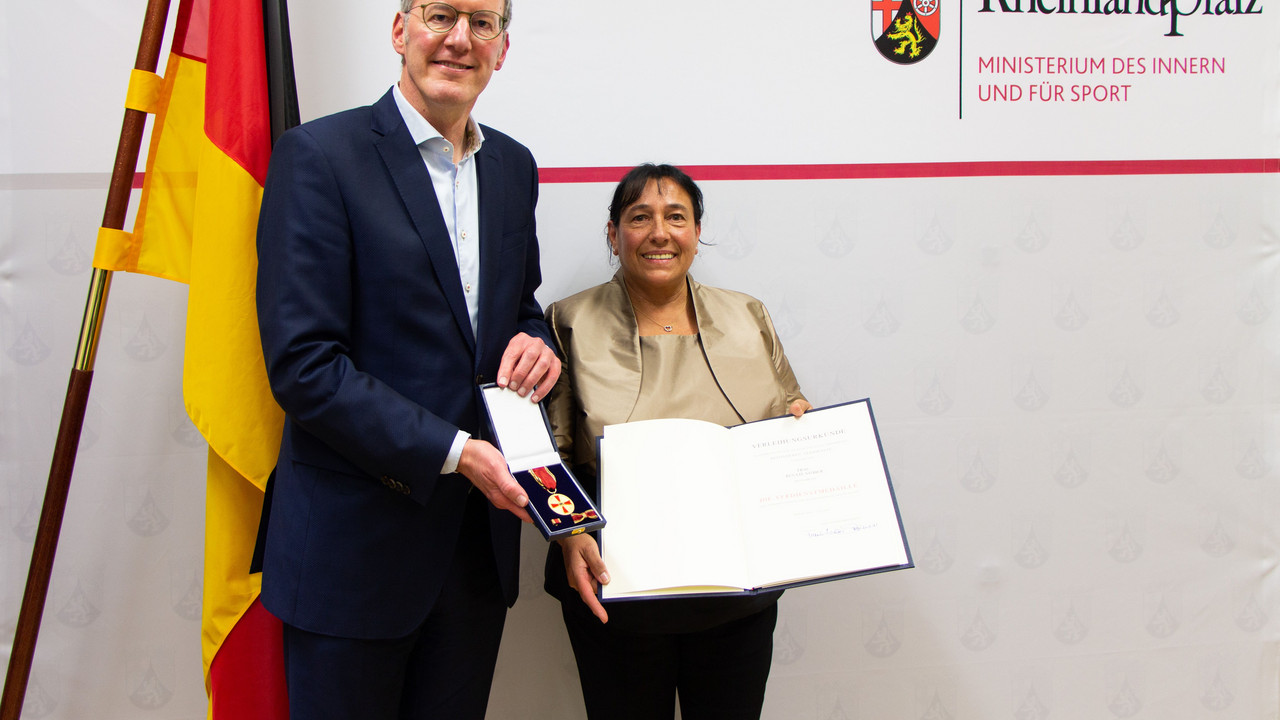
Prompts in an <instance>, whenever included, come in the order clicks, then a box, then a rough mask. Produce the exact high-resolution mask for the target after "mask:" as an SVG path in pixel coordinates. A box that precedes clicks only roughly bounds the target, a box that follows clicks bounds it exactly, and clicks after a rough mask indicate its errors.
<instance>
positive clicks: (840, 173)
mask: <svg viewBox="0 0 1280 720" xmlns="http://www.w3.org/2000/svg"><path fill="white" fill-rule="evenodd" d="M681 167H683V168H684V169H685V171H686V172H688V173H689V174H690V175H691V176H693V178H694V179H695V180H868V179H874V178H931V177H934V178H945V177H1004V176H1012V177H1037V176H1050V175H1218V174H1228V175H1238V174H1242V173H1280V158H1248V159H1243V160H1028V161H1009V162H954V163H871V164H866V165H682V166H681ZM630 169H631V168H629V167H564V168H547V167H544V168H538V179H539V180H540V181H541V182H544V183H597V182H598V183H613V182H618V181H619V180H621V179H622V176H623V175H626V174H627V171H628V170H630ZM104 177H109V176H104ZM133 186H134V187H135V188H140V187H142V173H138V174H137V175H136V176H134V179H133Z"/></svg>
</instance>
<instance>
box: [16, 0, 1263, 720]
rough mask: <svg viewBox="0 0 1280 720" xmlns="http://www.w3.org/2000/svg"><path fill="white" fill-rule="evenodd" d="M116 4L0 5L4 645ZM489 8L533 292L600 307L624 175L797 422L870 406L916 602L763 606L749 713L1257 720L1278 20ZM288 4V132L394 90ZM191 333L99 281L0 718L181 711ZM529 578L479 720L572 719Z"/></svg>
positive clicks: (1245, 7)
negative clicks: (641, 192)
mask: <svg viewBox="0 0 1280 720" xmlns="http://www.w3.org/2000/svg"><path fill="white" fill-rule="evenodd" d="M374 5H377V7H376V8H375V7H373V6H374ZM143 6H144V2H143V1H142V0H106V1H99V2H95V3H90V2H87V1H86V0H71V2H69V3H63V4H62V5H60V6H59V7H58V9H57V10H56V11H54V10H53V9H52V8H46V7H44V6H36V5H31V6H27V5H20V4H17V3H7V4H3V5H0V27H3V28H4V31H3V37H4V39H5V42H4V44H3V46H0V52H3V53H4V58H3V62H0V83H2V84H3V87H4V92H2V93H0V135H2V136H3V137H4V138H5V142H3V143H0V233H3V235H2V236H0V237H2V238H3V242H2V243H0V268H3V272H2V273H0V351H2V352H0V402H3V413H0V520H2V522H0V575H2V576H3V581H2V582H0V648H4V647H6V646H5V645H3V643H7V642H8V639H9V638H11V637H12V633H13V624H14V621H15V619H16V616H17V612H18V606H19V602H20V600H21V592H22V585H23V581H24V578H25V574H26V570H27V563H28V561H29V558H30V552H31V543H32V538H33V536H34V523H35V518H36V517H37V516H38V514H39V507H40V501H41V496H42V494H43V487H44V481H45V477H46V476H47V474H48V465H49V459H50V456H51V452H52V447H53V440H54V435H55V432H56V427H57V420H58V416H59V413H60V411H61V403H62V396H63V392H64V390H65V384H66V379H67V375H68V373H69V371H70V364H71V361H72V356H73V352H74V348H75V341H76V337H77V331H78V326H79V318H80V314H81V311H82V309H83V302H84V294H85V291H86V289H87V284H88V275H89V259H90V257H91V255H92V249H93V242H94V235H95V232H96V228H97V226H98V224H100V216H101V208H102V204H103V199H104V197H105V194H104V190H105V185H106V177H107V174H108V172H109V170H110V167H111V162H112V157H113V153H114V150H115V144H116V136H117V133H118V131H119V125H118V123H119V118H120V115H121V105H122V102H123V99H124V89H125V85H126V83H127V80H128V70H129V68H130V67H131V65H132V62H133V53H134V49H135V43H136V40H137V34H138V29H139V28H140V27H141V21H142V13H143ZM514 10H515V11H514V15H515V18H514V22H513V24H512V27H511V50H510V53H509V55H508V59H507V62H506V64H505V66H504V67H503V68H502V70H501V71H500V72H498V73H497V74H496V75H495V76H494V79H493V82H492V84H491V85H490V88H489V89H488V90H487V91H486V93H485V95H484V96H483V98H482V99H481V101H480V103H479V105H477V108H476V117H477V119H479V120H480V121H481V122H484V123H486V124H490V125H492V126H494V127H496V128H498V129H500V130H503V131H504V132H507V133H509V134H511V135H512V136H514V137H516V138H517V139H519V140H521V141H522V142H524V143H525V144H526V145H528V146H529V147H530V149H532V151H533V152H534V154H535V156H536V157H537V158H538V161H539V163H540V165H541V167H542V179H543V186H542V196H541V203H540V206H539V211H538V215H539V217H538V220H539V237H540V240H541V244H542V251H543V272H544V275H545V282H544V285H543V287H542V289H541V290H540V292H539V296H540V298H541V299H542V300H543V301H544V302H550V301H553V300H556V299H559V298H561V297H564V296H566V295H568V294H570V293H573V292H576V291H577V290H580V289H582V288H585V287H588V286H590V285H593V284H596V283H599V282H603V281H604V280H605V279H607V278H608V277H609V275H610V274H611V273H612V269H611V268H610V267H609V264H608V254H607V252H606V249H605V241H604V232H603V231H604V224H605V220H606V207H607V204H608V199H609V195H610V193H611V191H612V183H613V182H614V181H615V180H616V179H617V178H618V177H619V176H620V175H621V172H622V169H623V168H626V167H629V166H630V165H633V164H635V163H637V162H643V161H654V162H671V163H675V164H678V165H683V166H687V167H691V169H692V170H693V171H694V173H695V176H696V177H698V178H699V179H700V181H701V183H702V187H703V189H704V191H705V193H706V208H707V214H706V217H705V219H704V225H703V239H704V240H706V241H708V242H709V243H711V246H709V247H706V248H704V249H703V251H702V252H701V253H700V255H699V259H698V261H697V262H696V263H695V265H694V267H693V273H694V275H695V276H696V277H697V278H698V279H699V280H701V281H703V282H707V283H709V284H712V285H718V286H723V287H728V288H733V289H737V290H742V291H745V292H749V293H751V294H754V295H756V296H758V297H760V298H761V299H762V300H764V302H765V303H766V305H767V306H768V307H769V309H770V311H771V312H772V314H773V318H774V321H775V324H776V325H777V328H778V331H779V333H780V335H781V337H782V339H783V341H784V343H785V344H786V348H787V353H788V356H789V357H790V358H791V360H792V363H793V365H794V367H795V369H796V372H797V376H798V377H799V380H800V382H801V385H802V386H803V388H804V389H805V391H806V393H807V394H808V395H809V397H810V399H812V400H813V401H814V402H815V404H827V403H834V402H840V401H844V400H852V399H857V398H861V397H870V398H871V399H872V401H873V403H874V404H875V409H876V416H877V421H878V423H879V425H880V431H881V435H882V439H883V442H884V446H885V453H886V456H887V460H888V464H889V468H890V471H891V473H892V475H893V481H894V485H895V488H896V489H897V492H898V499H899V502H900V505H901V508H902V515H903V520H904V524H905V526H906V529H907V533H908V536H909V538H910V540H911V544H912V550H913V553H914V555H915V560H916V563H917V567H916V568H915V569H913V570H908V571H904V572H897V573H890V574H886V575H881V576H874V577H867V578H860V579H854V580H847V581H841V582H836V583H830V584H825V585H820V586H814V587H807V588H799V589H796V590H793V591H789V592H788V593H787V594H786V595H785V596H784V597H783V599H782V601H781V615H780V618H779V623H778V630H777V633H776V635H775V654H774V671H773V675H772V677H771V680H770V684H769V690H768V694H767V697H766V706H765V717H766V718H770V719H784V718H785V719H788V720H789V719H792V718H804V719H806V720H808V719H812V720H845V719H864V720H866V719H872V718H874V719H876V720H882V719H893V720H899V719H901V720H943V719H948V718H949V719H954V720H960V719H963V718H970V719H975V718H976V719H981V720H992V719H994V718H1025V719H1037V718H1039V719H1045V718H1068V719H1071V720H1099V719H1105V718H1121V719H1124V718H1158V719H1159V720H1191V719H1193V718H1194V719H1199V718H1215V719H1217V718H1222V719H1224V720H1225V719H1228V718H1230V719H1232V720H1237V719H1238V720H1257V719H1258V718H1277V717H1280V683H1278V682H1277V677H1280V662H1278V660H1280V658H1278V650H1280V617H1278V615H1280V610H1278V609H1277V608H1280V588H1278V587H1277V578H1276V573H1275V572H1274V569H1275V566H1276V564H1277V562H1278V560H1280V552H1278V550H1277V535H1276V532H1275V529H1274V528H1275V527H1277V521H1278V519H1280V518H1278V517H1277V516H1278V514H1280V496H1278V493H1277V482H1276V480H1277V466H1278V465H1280V456H1278V454H1277V451H1278V449H1280V447H1278V445H1280V443H1278V441H1277V438H1278V437H1280V435H1278V432H1280V327H1278V324H1280V318H1278V317H1277V310H1278V304H1280V272H1278V271H1280V237H1278V235H1277V230H1278V229H1280V217H1277V202H1276V200H1277V197H1280V172H1278V171H1280V160H1277V158H1280V117H1278V111H1280V15H1277V14H1276V13H1277V11H1276V10H1275V9H1274V8H1270V7H1268V6H1267V4H1266V3H1265V0H1168V1H1163V0H964V1H963V2H960V0H915V4H912V2H911V0H907V4H906V5H905V6H904V5H903V4H902V3H901V2H899V1H898V0H856V1H837V0H814V1H813V2H811V3H809V4H807V5H803V6H780V5H778V4H777V3H766V2H759V1H758V0H747V1H745V2H738V3H729V4H726V3H711V2H676V0H653V1H652V2H648V3H617V4H609V3H598V2H586V1H585V0H536V1H535V0H516V2H515V9H514ZM290 11H291V13H292V18H291V19H292V22H293V42H294V51H295V59H296V63H297V71H298V85H299V93H300V100H301V103H302V110H303V115H304V117H306V118H312V117H316V116H319V115H322V114H326V113H329V112H333V111H336V110H340V109H343V108H346V107H350V106H352V105H357V104H367V103H370V102H372V101H374V100H375V99H377V97H378V96H380V95H381V94H382V93H383V92H384V91H385V90H386V89H387V88H388V87H389V86H390V84H391V83H392V82H393V81H394V80H395V78H396V77H397V75H398V72H399V59H398V57H397V56H396V55H395V54H394V52H393V51H392V49H391V47H390V29H391V22H392V19H393V15H394V11H395V3H394V2H392V0H386V1H385V2H381V3H367V2H362V3H350V2H339V0H308V2H305V3H293V6H292V7H291V8H290ZM899 48H901V49H902V52H901V53H898V52H897V50H898V49H899ZM913 53H915V54H914V55H913ZM184 306H185V288H184V287H182V286H179V285H176V284H172V283H167V282H165V281H160V280H155V279H152V278H147V277H140V276H127V275H125V276H117V278H116V282H115V284H114V288H113V292H112V297H111V300H110V303H109V305H108V310H107V322H106V327H105V329H104V335H103V343H102V348H101V351H100V355H99V361H98V370H97V373H96V378H95V381H94V387H93V394H92V397H91V400H90V406H89V414H88V418H87V424H86V431H85V438H84V440H83V441H82V443H81V452H80V456H79V460H78V463H77V467H76V470H77V472H76V477H75V481H74V483H73V485H72V498H71V503H70V506H69V508H68V512H67V519H66V522H65V525H64V530H63V537H62V541H61V544H60V546H59V555H58V562H57V565H56V567H55V571H54V578H53V588H52V591H51V593H50V597H49V602H48V605H47V607H46V613H45V618H44V624H43V627H42V631H41V636H40V644H39V646H38V648H37V653H36V662H35V669H34V673H33V676H32V682H31V686H30V691H29V694H28V699H27V705H26V710H25V713H24V717H33V718H54V719H62V718H67V719H70V718H82V717H95V718H104V719H107V720H113V719H115V718H120V719H123V718H136V717H139V713H140V711H141V710H145V714H146V716H147V717H152V718H157V719H160V718H165V719H168V718H174V719H178V718H181V719H192V720H194V719H195V718H201V717H203V716H204V712H205V704H204V703H205V701H204V694H203V687H202V683H201V669H200V638H199V595H200V592H201V588H200V582H201V573H200V563H201V556H202V547H201V542H202V523H203V507H202V503H203V497H202V494H203V486H204V449H203V446H202V444H201V440H200V438H199V436H198V434H197V433H196V432H195V430H194V429H193V428H192V427H191V425H190V422H189V421H188V420H187V419H186V417H185V415H184V414H183V410H182V402H181V397H180V395H181V382H180V372H181V364H182V363H181V357H180V355H181V348H182V338H181V333H182V328H183V320H184V312H185V307H184ZM524 548H525V549H524V567H523V585H524V586H523V589H522V595H521V600H520V602H519V603H518V604H517V606H516V608H515V609H514V610H513V611H512V614H511V615H510V617H509V620H508V625H507V632H506V635H505V637H504V640H503V650H502V657H501V659H500V664H499V668H498V674H497V678H496V680H495V684H494V690H493V695H492V700H491V705H490V716H491V717H495V718H546V719H547V720H550V719H552V718H555V719H561V718H581V717H584V713H583V709H582V701H581V698H580V694H579V687H578V680H577V675H576V671H575V669H574V664H573V659H572V653H571V651H570V649H569V644H568V641H567V638H566V636H565V634H564V630H563V628H562V626H561V621H560V618H559V612H558V608H557V607H556V603H555V601H554V600H552V599H551V598H549V597H548V596H546V595H545V594H543V592H542V590H541V584H542V577H541V573H542V557H543V554H544V552H545V544H544V541H543V540H542V539H541V537H540V536H538V535H537V533H536V532H533V531H530V532H529V533H527V535H526V537H525V545H524Z"/></svg>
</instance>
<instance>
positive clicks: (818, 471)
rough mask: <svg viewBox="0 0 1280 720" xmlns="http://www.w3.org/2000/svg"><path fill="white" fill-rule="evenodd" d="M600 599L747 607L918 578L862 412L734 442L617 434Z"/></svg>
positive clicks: (716, 436) (711, 431)
mask: <svg viewBox="0 0 1280 720" xmlns="http://www.w3.org/2000/svg"><path fill="white" fill-rule="evenodd" d="M600 459H601V464H600V507H601V509H602V510H603V511H604V512H606V513H608V515H609V525H608V526H607V527H606V528H604V529H603V530H602V531H601V552H602V555H603V557H604V561H605V564H606V565H607V566H608V568H609V576H610V582H609V584H608V585H604V586H602V587H601V598H602V599H604V600H618V599H626V598H642V597H658V596H666V595H690V594H743V593H747V594H750V593H755V592H758V591H761V590H773V589H778V588H784V587H792V586H796V585H805V584H809V583H815V582H821V581H824V580H834V579H837V578H841V577H850V576H854V575H863V574H869V573H874V572H883V571H886V570H896V569H900V568H907V567H912V562H911V553H910V550H909V549H908V548H907V539H906V534H905V533H904V532H903V529H902V520H901V518H900V516H899V514H898V506H897V500H896V499H895V498H894V494H893V486H892V484H891V483H890V481H889V474H888V472H887V470H886V468H885V463H884V455H883V452H882V451H881V448H880V440H879V436H878V434H877V432H876V427H875V421H874V419H873V418H872V415H871V404H870V402H869V401H867V400H859V401H857V402H851V403H845V404H841V405H833V406H831V407H827V408H822V409H818V410H810V411H809V412H807V413H805V414H804V416H803V417H801V418H800V419H796V418H794V417H791V416H790V415H788V416H785V417H780V418H773V419H770V420H762V421H759V422H753V423H747V424H744V425H736V426H734V427H730V428H725V427H721V426H719V425H716V424H714V423H708V422H703V421H700V420H679V419H668V420H644V421H639V422H632V423H625V424H621V425H609V426H607V427H605V429H604V436H603V437H602V438H601V439H600Z"/></svg>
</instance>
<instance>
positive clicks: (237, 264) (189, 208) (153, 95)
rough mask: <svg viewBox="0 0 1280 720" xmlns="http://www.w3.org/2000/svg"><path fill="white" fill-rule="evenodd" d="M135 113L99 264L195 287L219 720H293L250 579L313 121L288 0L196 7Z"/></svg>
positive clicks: (272, 456)
mask: <svg viewBox="0 0 1280 720" xmlns="http://www.w3.org/2000/svg"><path fill="white" fill-rule="evenodd" d="M129 95H130V98H129V100H128V101H127V102H126V105H127V106H129V107H133V108H135V109H143V110H147V111H148V112H155V113H156V122H155V126H154V128H153V131H152V138H151V146H150V150H149V152H148V155H147V165H146V175H145V180H144V183H143V188H142V198H141V201H140V203H139V207H138V217H137V221H136V222H135V224H134V230H133V232H132V233H126V232H122V231H113V230H107V229H103V230H101V231H100V232H99V237H98V245H97V249H96V251H95V253H94V266H95V267H99V268H102V269H104V270H115V271H127V272H137V273H145V274H148V275H154V276H157V277H163V278H168V279H171V280H176V281H178V282H184V283H187V284H189V285H190V293H189V300H188V309H187V333H186V360H185V364H184V367H183V395H184V398H185V402H186V407H187V412H188V414H189V415H190V416H191V420H192V421H193V422H194V423H195V425H196V427H197V428H198V429H199V430H200V432H201V434H203V435H204V437H205V439H206V440H207V441H208V443H209V462H208V477H207V498H206V508H205V521H206V526H205V568H204V608H203V619H202V629H203V643H202V644H203V652H204V667H205V682H206V689H207V690H208V692H209V700H210V709H209V717H210V718H213V720H231V719H233V718H234V719H235V720H245V719H252V718H285V717H287V716H288V702H287V696H286V694H285V687H284V666H283V657H282V653H281V628H280V624H279V621H277V620H276V619H275V618H273V617H271V616H270V615H269V614H268V613H267V612H266V611H265V610H264V609H263V608H262V606H261V604H260V603H259V602H258V600H257V598H258V592H259V589H260V588H261V578H260V576H258V575H251V574H250V572H249V564H250V560H251V557H252V555H253V547H254V540H255V538H256V534H257V527H258V518H259V514H260V512H261V508H262V498H263V488H264V487H265V486H266V481H267V477H268V475H269V474H270V473H271V470H272V468H273V467H274V466H275V463H276V456H277V454H278V452H279V441H280V433H281V427H282V424H283V421H284V416H283V413H282V412H281V410H280V408H279V407H278V406H277V405H276V404H275V401H274V400H273V399H272V396H271V391H270V388H269V387H268V385H267V378H266V370H265V367H264V364H263V359H262V347H261V344H260V340H259V337H258V319H257V312H256V309H255V306H254V291H255V281H256V276H257V252H256V249H255V235H256V231H257V222H258V209H259V206H260V204H261V202H262V184H263V181H264V180H265V178H266V175H267V160H268V158H269V157H270V154H271V145H272V141H273V139H274V138H275V137H277V136H278V135H279V134H280V133H282V132H283V131H284V130H286V129H288V128H289V127H292V126H293V125H296V124H297V122H298V107H297V92H296V88H295V85H294V80H293V67H292V52H291V48H290V45H289V31H288V16H287V11H286V8H285V0H182V1H181V4H180V6H179V9H178V17H177V22H176V24H175V31H174V37H173V39H172V41H171V43H170V55H169V60H168V64H167V67H166V69H165V73H164V77H163V78H160V77H158V76H155V75H150V74H147V73H138V72H137V71H135V76H134V78H133V81H132V82H131V83H130V92H129Z"/></svg>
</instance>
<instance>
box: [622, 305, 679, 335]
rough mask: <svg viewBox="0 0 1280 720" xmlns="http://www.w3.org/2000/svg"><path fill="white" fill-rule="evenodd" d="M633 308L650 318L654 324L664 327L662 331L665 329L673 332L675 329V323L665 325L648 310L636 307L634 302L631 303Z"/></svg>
mask: <svg viewBox="0 0 1280 720" xmlns="http://www.w3.org/2000/svg"><path fill="white" fill-rule="evenodd" d="M631 308H632V309H633V310H635V311H636V312H638V313H640V315H641V316H643V317H644V319H645V320H648V321H649V322H651V323H653V324H654V325H657V326H658V327H660V328H662V331H663V332H671V331H673V330H675V326H674V325H664V324H663V323H660V322H658V321H657V320H654V319H653V316H651V315H650V314H649V313H647V312H645V311H643V310H641V309H640V308H638V307H636V306H635V304H634V303H633V304H632V305H631Z"/></svg>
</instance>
